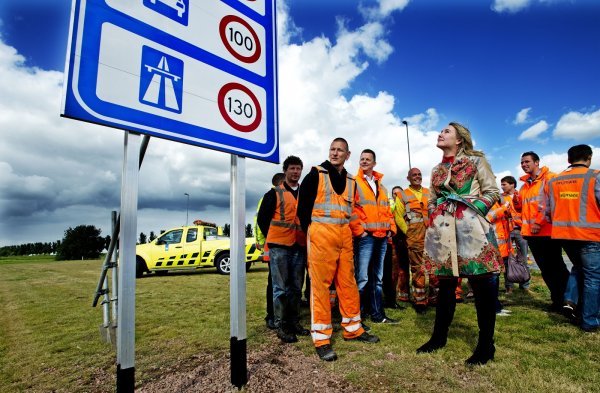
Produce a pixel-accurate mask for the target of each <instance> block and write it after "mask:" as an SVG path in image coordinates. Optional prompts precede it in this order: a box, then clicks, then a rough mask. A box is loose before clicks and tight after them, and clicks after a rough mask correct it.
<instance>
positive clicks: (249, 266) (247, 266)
mask: <svg viewBox="0 0 600 393" xmlns="http://www.w3.org/2000/svg"><path fill="white" fill-rule="evenodd" d="M251 267H252V262H246V271H248V270H250V268H251Z"/></svg>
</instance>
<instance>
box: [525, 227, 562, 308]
mask: <svg viewBox="0 0 600 393" xmlns="http://www.w3.org/2000/svg"><path fill="white" fill-rule="evenodd" d="M525 239H526V240H527V244H528V245H529V249H530V250H531V253H532V254H533V258H534V259H535V263H536V264H537V265H538V266H539V268H540V271H541V272H542V278H543V279H544V282H545V283H546V285H547V286H548V289H549V290H550V297H551V298H552V305H553V306H554V307H562V304H563V299H564V295H565V289H566V287H567V280H568V279H569V270H568V269H567V266H566V265H565V261H564V260H563V257H562V247H561V246H560V240H556V239H552V238H550V236H525Z"/></svg>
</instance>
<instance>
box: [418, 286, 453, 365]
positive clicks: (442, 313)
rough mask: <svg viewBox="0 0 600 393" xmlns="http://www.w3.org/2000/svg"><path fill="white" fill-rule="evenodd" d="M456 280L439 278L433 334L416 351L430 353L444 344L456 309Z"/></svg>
mask: <svg viewBox="0 0 600 393" xmlns="http://www.w3.org/2000/svg"><path fill="white" fill-rule="evenodd" d="M457 283H458V280H457V279H456V278H450V279H440V291H439V293H438V303H437V306H436V308H435V325H434V326H433V334H432V335H431V338H430V339H429V341H427V342H426V343H425V344H423V345H421V346H420V347H419V348H418V349H417V353H430V352H433V351H436V350H438V349H440V348H442V347H444V346H445V345H446V340H447V338H448V328H449V327H450V324H451V323H452V318H454V310H455V309H456V296H455V295H454V289H455V288H456V284H457Z"/></svg>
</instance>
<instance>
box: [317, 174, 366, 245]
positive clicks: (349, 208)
mask: <svg viewBox="0 0 600 393" xmlns="http://www.w3.org/2000/svg"><path fill="white" fill-rule="evenodd" d="M315 168H317V170H318V171H319V188H318V189H317V197H316V199H315V204H314V205H313V210H312V215H311V222H319V223H323V224H336V225H348V224H350V229H351V231H352V236H359V235H360V234H361V233H363V232H364V231H363V229H362V227H361V225H360V220H359V218H358V216H357V215H355V214H353V211H354V200H355V197H354V194H355V190H356V181H355V180H354V176H352V175H351V174H350V173H346V188H345V189H344V194H343V195H339V196H338V195H337V194H336V193H335V191H334V190H333V186H332V185H331V181H330V180H329V172H328V171H327V169H325V168H323V167H322V166H316V167H315ZM340 200H341V201H343V203H338V202H339V201H340Z"/></svg>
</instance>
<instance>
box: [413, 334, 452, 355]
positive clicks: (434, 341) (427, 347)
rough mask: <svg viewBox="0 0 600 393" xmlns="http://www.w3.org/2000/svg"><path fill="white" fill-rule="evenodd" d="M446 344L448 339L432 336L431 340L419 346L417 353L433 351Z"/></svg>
mask: <svg viewBox="0 0 600 393" xmlns="http://www.w3.org/2000/svg"><path fill="white" fill-rule="evenodd" d="M445 346H446V339H441V338H434V337H431V339H430V340H429V341H427V342H426V343H425V344H423V345H421V346H420V347H419V348H417V353H431V352H434V351H437V350H438V349H440V348H443V347H445Z"/></svg>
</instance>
